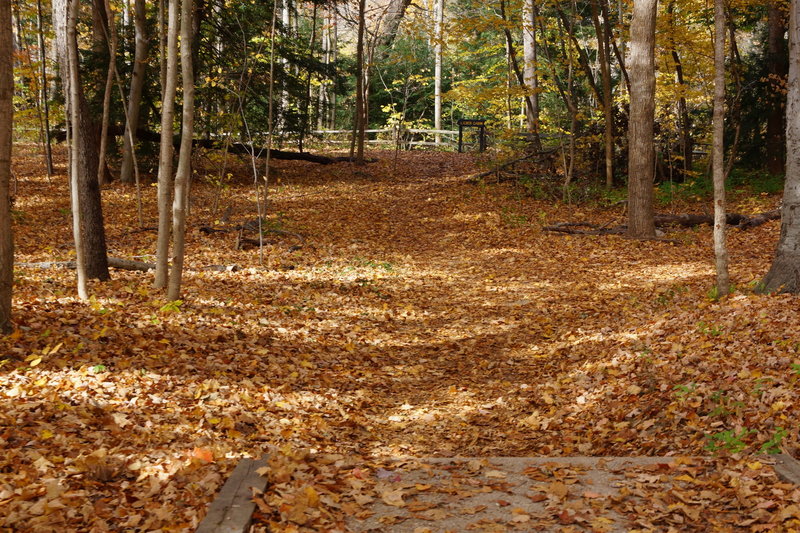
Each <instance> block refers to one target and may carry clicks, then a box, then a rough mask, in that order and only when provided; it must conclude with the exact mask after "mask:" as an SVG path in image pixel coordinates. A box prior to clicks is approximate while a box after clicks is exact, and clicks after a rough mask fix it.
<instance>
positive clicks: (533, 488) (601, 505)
mask: <svg viewBox="0 0 800 533" xmlns="http://www.w3.org/2000/svg"><path fill="white" fill-rule="evenodd" d="M705 461H711V460H710V459H708V458H705V459H704V458H697V457H681V458H679V457H539V458H524V457H523V458H516V457H514V458H510V457H501V458H484V459H477V458H456V459H449V458H447V459H442V458H431V459H419V460H417V461H415V462H413V464H411V465H410V466H408V467H404V466H403V465H402V464H399V465H398V467H397V468H392V469H388V468H387V470H385V471H383V472H378V477H379V478H383V481H381V483H382V484H383V486H381V487H378V489H377V491H376V492H378V494H380V495H382V498H381V499H380V500H379V499H376V500H375V501H374V502H373V503H372V504H371V506H370V509H369V512H368V513H364V514H362V515H361V516H360V517H352V518H350V519H349V520H348V522H347V526H348V530H349V531H353V532H365V533H366V532H369V533H377V532H391V533H461V532H471V531H476V532H485V533H496V532H497V533H499V532H506V531H511V532H513V531H553V532H556V531H558V532H561V531H602V532H604V533H612V532H627V531H631V530H640V529H642V528H643V529H642V530H647V529H648V524H647V523H646V522H644V521H640V520H639V518H640V517H638V516H637V514H638V513H637V512H636V511H635V510H636V509H637V508H639V509H641V508H642V507H639V506H648V504H649V502H648V500H647V499H646V498H641V497H639V496H638V495H637V493H638V492H639V491H637V487H638V488H641V487H642V486H647V487H649V489H652V490H655V491H664V492H669V491H673V490H674V489H675V488H676V487H677V486H678V485H677V483H678V481H676V478H677V479H680V478H681V477H683V478H686V477H687V476H686V474H685V473H684V470H683V468H687V471H691V468H692V466H687V465H693V464H694V463H696V464H709V465H711V464H713V463H711V462H709V463H704V462H705ZM761 461H762V462H763V463H764V465H765V466H764V468H767V469H769V468H774V469H775V470H776V473H777V471H778V468H779V467H778V466H777V465H778V464H779V463H780V464H781V465H782V466H781V467H780V468H781V469H782V471H783V472H787V473H786V474H783V473H782V474H780V475H781V477H784V479H786V480H788V481H790V482H792V483H794V484H798V485H800V483H799V482H798V481H800V468H796V467H797V466H798V465H797V461H795V460H794V459H792V458H791V457H776V456H772V457H764V458H762V460H761ZM773 463H774V464H773ZM754 464H755V463H754ZM793 468H796V469H794V470H793ZM712 470H713V468H712ZM700 475H702V474H700ZM773 476H774V474H773ZM791 476H796V477H791ZM775 479H777V478H775ZM681 482H683V481H681ZM692 482H694V481H692ZM401 495H402V497H401ZM619 502H624V504H623V505H620V504H619ZM621 509H622V510H623V512H620V510H621ZM690 512H691V511H690ZM695 518H697V517H695ZM699 519H700V520H702V515H701V516H700V517H699Z"/></svg>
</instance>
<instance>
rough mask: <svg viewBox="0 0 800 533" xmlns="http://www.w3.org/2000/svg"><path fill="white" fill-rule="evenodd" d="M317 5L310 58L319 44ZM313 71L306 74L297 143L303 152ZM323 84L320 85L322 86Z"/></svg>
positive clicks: (312, 26)
mask: <svg viewBox="0 0 800 533" xmlns="http://www.w3.org/2000/svg"><path fill="white" fill-rule="evenodd" d="M317 9H318V8H317V4H314V7H313V11H312V15H311V37H310V38H309V40H308V54H309V56H310V57H312V58H313V57H314V45H315V44H316V43H317ZM312 77H313V76H312V74H311V71H310V70H308V71H307V72H306V91H305V101H304V102H303V115H302V117H301V120H302V123H301V125H300V135H299V140H298V143H297V149H298V151H300V152H302V151H303V140H304V138H305V136H306V135H307V134H308V133H309V131H308V130H310V129H311V128H310V127H309V126H310V124H311V117H310V113H311V78H312ZM321 85H322V83H320V86H321Z"/></svg>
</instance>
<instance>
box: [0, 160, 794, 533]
mask: <svg viewBox="0 0 800 533" xmlns="http://www.w3.org/2000/svg"><path fill="white" fill-rule="evenodd" d="M372 155H374V156H376V157H378V158H379V161H378V162H376V163H372V164H369V165H366V166H363V167H356V166H353V165H351V164H348V163H340V164H335V165H328V166H321V165H314V164H310V163H303V162H286V161H275V167H276V168H277V172H278V174H277V179H278V180H279V182H278V183H276V184H275V186H274V187H272V188H271V189H270V193H269V210H268V214H269V220H268V224H267V227H268V228H269V229H270V230H277V231H271V232H270V233H268V234H267V235H266V236H265V240H266V241H267V244H266V248H265V253H264V265H263V267H261V266H259V252H258V250H257V249H253V248H249V249H244V250H239V249H236V243H237V237H238V231H235V230H234V231H231V232H227V233H225V232H211V233H208V232H203V231H200V226H201V225H212V226H214V227H215V228H218V229H225V228H233V227H234V226H236V225H240V224H244V223H246V222H247V221H250V220H252V219H253V218H255V216H256V209H255V203H254V193H253V188H252V185H251V184H248V182H249V180H248V179H247V178H246V171H244V170H241V171H239V170H237V172H241V173H242V174H243V175H242V176H241V178H242V179H241V180H238V181H237V180H233V181H232V182H230V183H226V184H225V187H224V188H223V189H222V191H221V199H220V201H219V203H218V208H217V209H216V210H215V211H214V210H213V207H214V205H215V195H216V194H217V192H218V189H217V188H216V187H215V186H214V185H213V184H211V183H209V182H208V181H207V180H204V178H203V175H204V173H206V170H203V169H202V165H203V164H204V163H205V164H206V165H207V166H208V167H209V168H208V169H207V173H208V174H209V175H212V176H216V175H217V170H216V169H215V168H211V167H212V165H211V164H210V163H208V162H207V161H206V160H204V161H203V162H200V166H201V170H200V171H199V173H198V176H199V177H200V179H198V180H197V182H196V184H195V185H194V188H193V192H192V194H193V204H192V205H193V207H192V213H191V218H190V231H189V235H188V236H187V240H188V243H187V264H186V267H187V272H186V274H185V278H184V283H185V293H184V294H185V298H184V302H183V303H182V304H180V305H178V304H168V303H167V302H164V301H163V300H162V298H163V295H162V294H161V293H160V292H158V291H155V290H153V289H151V288H150V284H151V278H152V273H142V272H132V271H115V272H114V273H113V280H112V281H111V282H109V283H105V284H99V283H94V284H93V285H92V286H91V293H92V294H93V295H94V296H93V298H92V300H91V301H90V302H88V303H83V302H79V301H77V299H76V297H75V283H74V272H72V271H69V270H64V269H46V270H45V269H35V268H18V269H17V271H16V285H15V321H16V326H17V330H16V332H15V333H14V334H13V335H11V336H9V337H6V338H3V339H1V340H0V350H1V351H2V354H3V356H4V359H3V366H2V368H0V372H2V374H1V376H2V377H1V378H0V379H2V381H3V386H2V389H0V399H2V408H0V439H1V440H0V442H2V447H3V449H4V453H3V454H2V457H0V472H1V473H0V504H2V507H3V508H4V510H3V513H2V514H3V518H0V525H2V526H5V527H10V528H12V529H15V530H20V531H27V530H29V531H52V530H54V528H55V529H57V530H62V531H68V530H84V531H87V530H92V531H103V530H105V529H124V530H128V531H133V530H142V531H145V530H156V529H161V530H163V531H169V530H179V529H184V528H191V527H193V526H194V525H196V523H197V521H198V520H199V518H202V514H203V513H204V512H205V511H204V509H205V505H206V504H207V503H208V502H209V500H210V499H211V498H212V497H213V495H214V493H215V492H216V490H217V489H218V487H219V486H220V484H221V483H222V481H224V478H225V476H226V475H227V473H228V472H229V471H230V470H231V469H232V468H233V466H234V464H235V463H236V461H237V460H238V459H239V458H240V457H243V456H259V455H260V454H261V453H262V452H265V451H269V452H271V453H272V455H273V456H276V457H278V459H276V463H275V464H276V472H277V475H278V478H277V479H274V480H273V481H274V482H275V483H276V484H277V485H280V483H283V487H284V488H283V489H281V490H283V492H274V493H272V494H271V495H270V501H271V503H273V504H276V503H277V504H278V505H280V504H281V501H283V502H284V503H285V505H287V506H288V507H287V508H285V509H283V511H285V512H283V514H281V513H279V512H277V511H276V512H275V514H274V515H272V516H271V519H273V520H276V521H277V523H279V524H283V526H281V527H285V528H286V529H285V530H287V531H289V530H291V528H295V529H296V528H301V527H304V528H306V530H308V531H320V530H325V529H326V528H329V527H333V526H332V524H334V523H336V522H337V520H339V519H341V516H342V515H344V514H347V513H355V512H357V511H356V507H357V504H356V503H353V504H352V505H354V506H356V507H353V506H349V507H348V506H346V505H343V504H341V503H336V504H334V503H335V502H334V500H336V499H335V498H333V499H332V497H330V494H332V493H334V492H336V490H337V489H336V487H337V486H339V487H341V486H343V485H341V484H340V485H337V484H336V483H335V482H333V481H331V479H333V478H328V477H326V475H325V474H324V472H326V471H327V470H326V468H330V465H333V464H337V461H339V463H338V464H343V463H341V461H342V458H344V462H345V463H347V464H348V465H350V466H348V467H347V468H349V469H350V470H348V472H349V474H348V475H355V476H356V477H358V472H362V474H361V475H364V474H363V472H366V471H369V469H370V466H369V465H370V464H376V463H373V461H376V460H378V459H380V458H386V457H426V456H439V457H447V456H455V455H460V456H475V457H482V456H526V455H527V456H543V455H547V456H567V455H594V456H599V455H666V454H688V455H708V454H709V453H711V452H713V451H718V452H720V453H728V452H742V451H744V452H762V451H778V450H779V449H783V450H784V451H788V452H789V453H792V454H795V455H796V451H797V446H798V436H797V430H796V428H797V427H798V425H800V424H798V422H799V420H798V418H799V417H798V413H799V412H800V411H798V410H799V409H800V407H798V402H797V392H798V375H800V366H799V364H800V360H798V353H797V352H798V348H799V345H800V338H798V337H797V332H798V331H800V315H798V313H797V297H795V296H787V295H779V296H762V295H757V294H754V292H753V291H752V287H753V285H752V284H751V283H752V282H754V281H757V280H758V279H760V277H761V276H762V275H763V273H764V272H766V270H767V267H768V265H769V261H770V259H771V255H772V252H773V249H774V243H775V242H776V238H777V232H778V227H779V223H778V222H777V221H773V222H769V223H767V224H765V225H763V226H760V227H757V228H754V229H752V230H749V231H732V232H731V234H730V253H731V265H732V280H733V281H734V283H735V284H736V286H737V290H736V292H735V293H734V294H732V295H731V296H730V297H729V298H727V299H724V300H722V301H719V302H717V301H713V300H711V299H710V298H709V296H708V289H709V288H710V287H711V285H712V283H713V270H712V268H713V265H712V247H711V231H710V228H708V227H700V228H696V229H681V230H677V231H674V232H671V233H670V235H669V237H670V238H671V239H674V240H676V241H678V242H679V243H680V244H678V245H675V244H668V243H664V242H640V241H630V240H626V239H623V238H620V237H613V236H612V237H591V236H562V235H555V234H548V233H545V232H543V231H542V230H541V228H542V226H543V225H546V224H551V223H554V222H560V221H568V220H580V221H589V222H596V223H600V224H603V223H607V222H609V221H611V220H614V219H615V218H617V217H618V216H619V214H620V212H619V207H617V208H615V209H612V210H603V209H600V208H598V207H593V206H591V205H588V204H587V205H578V206H576V205H564V204H562V203H560V202H558V201H555V200H553V199H547V198H546V199H534V198H531V197H529V196H525V195H524V194H523V193H524V192H525V190H524V188H522V187H520V186H514V185H512V184H499V185H498V184H492V183H483V184H480V183H479V184H473V183H469V182H468V181H467V180H466V176H468V175H469V174H471V173H473V172H475V171H476V166H475V162H474V160H473V156H472V155H469V154H453V153H419V152H415V153H401V154H400V155H399V161H397V163H396V164H395V160H394V154H393V153H391V152H382V153H375V154H372ZM59 162H60V167H59V170H60V172H61V173H60V174H59V175H58V176H56V177H55V178H54V180H53V182H52V183H48V182H47V179H46V178H45V176H44V175H43V172H42V169H41V168H39V165H38V162H37V161H36V159H35V158H33V156H26V157H23V158H22V159H18V162H17V164H16V168H15V175H16V176H17V180H16V203H15V210H16V232H17V234H16V242H17V262H41V261H65V260H68V259H70V258H71V255H70V254H71V251H72V250H71V229H70V214H69V203H68V196H67V190H66V187H67V185H66V180H65V176H64V160H63V158H62V159H61V160H60V161H59ZM243 168H244V167H243ZM490 181H491V180H490ZM103 195H104V202H105V219H106V228H107V233H108V242H109V248H110V255H113V256H115V257H124V258H132V257H139V258H140V259H141V256H143V255H146V254H151V253H153V250H154V247H155V235H154V233H153V232H149V231H135V230H136V229H137V222H136V209H135V202H134V200H135V194H134V192H133V190H132V189H127V188H124V187H122V186H120V185H118V184H115V185H112V186H111V187H109V188H107V189H106V190H104V192H103ZM737 202H738V203H737ZM775 203H776V198H774V197H761V198H756V199H753V198H751V197H748V196H744V195H743V196H740V197H738V198H734V201H733V202H732V205H731V210H732V211H737V212H744V213H755V212H760V211H764V210H767V209H770V208H772V207H774V204H775ZM229 207H230V209H228V208H229ZM155 209H156V207H155V188H154V187H145V191H144V212H145V224H146V225H148V226H149V225H154V221H155V217H156V214H155V213H156V212H155ZM703 210H704V207H703V206H702V205H701V204H695V205H687V204H683V205H681V206H680V208H679V211H681V212H689V211H692V212H702V211H703ZM294 233H297V234H301V235H302V236H303V238H304V239H305V241H304V242H301V241H300V240H299V239H298V238H297V237H296V236H293V235H292V234H294ZM244 236H245V237H246V236H247V235H244ZM250 237H251V238H252V237H253V234H250ZM298 245H299V246H301V247H300V248H299V249H298V248H297V246H298ZM146 259H147V258H145V260H146ZM234 264H235V265H238V266H239V267H241V269H240V270H238V271H235V272H229V271H224V272H215V271H207V270H203V267H205V266H208V265H234ZM750 461H752V459H750ZM733 464H734V465H737V464H738V465H740V466H741V468H743V469H747V468H751V469H755V468H756V467H755V466H753V463H752V462H750V463H745V462H742V463H735V462H734V463H733ZM748 464H749V465H750V466H747V465H748ZM281 465H283V466H281ZM314 465H317V466H314ZM326 465H327V466H326ZM354 465H360V466H354ZM731 468H735V466H732V467H731ZM337 475H338V474H337ZM337 479H338V478H337ZM315 483H318V484H319V485H315ZM326 483H327V485H326ZM306 487H311V488H310V489H308V488H306ZM314 487H316V488H314ZM773 489H774V487H773V488H772V489H770V488H769V487H765V486H763V485H758V484H757V483H755V484H754V485H752V486H749V488H748V489H747V490H746V491H744V492H742V494H741V497H742V498H753V499H754V500H753V501H754V502H755V503H754V504H753V505H754V508H756V507H757V506H758V505H761V507H760V512H761V515H759V516H755V518H754V520H755V521H754V522H753V523H754V524H756V525H758V524H762V525H765V524H768V523H771V524H775V523H777V522H775V521H776V520H778V518H776V517H777V514H776V513H779V512H785V511H782V509H784V510H785V508H786V506H785V505H783V503H782V502H783V501H784V500H788V499H791V498H792V497H795V496H796V493H795V496H793V495H792V492H791V490H790V488H786V487H784V489H783V492H780V491H779V493H776V492H775V490H773ZM795 490H796V489H795ZM320 495H321V496H320ZM326 495H328V496H326ZM303 498H305V499H304V500H303ZM320 498H321V500H320ZM337 498H338V496H337ZM758 498H760V499H758ZM755 499H758V500H755ZM320 501H321V502H322V503H320ZM336 501H339V500H336ZM298 502H300V503H302V504H303V505H304V506H305V507H304V509H305V511H303V512H306V514H302V512H299V514H298V513H296V514H295V515H294V518H292V516H291V513H290V512H289V511H287V509H289V510H291V509H292V508H293V506H294V508H297V507H299V506H300V503H298ZM332 502H334V503H332ZM683 505H692V502H687V503H684V504H683ZM326 506H327V507H326ZM323 508H324V509H325V510H321V509H323ZM273 509H274V508H273ZM309 509H311V510H310V511H309ZM312 511H313V512H312ZM267 513H269V510H268V509H267ZM687 516H688V515H687ZM337 517H338V518H337ZM791 517H792V514H791V513H789V514H787V515H786V517H785V518H786V519H787V520H789V519H791ZM688 519H689V518H687V520H688ZM292 520H293V521H292ZM770 520H771V521H772V522H770ZM279 530H280V529H279Z"/></svg>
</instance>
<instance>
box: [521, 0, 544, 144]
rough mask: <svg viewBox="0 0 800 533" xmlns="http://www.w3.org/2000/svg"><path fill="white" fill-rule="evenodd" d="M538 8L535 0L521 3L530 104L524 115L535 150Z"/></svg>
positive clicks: (538, 139) (537, 121)
mask: <svg viewBox="0 0 800 533" xmlns="http://www.w3.org/2000/svg"><path fill="white" fill-rule="evenodd" d="M538 15H539V8H538V6H537V5H536V0H524V3H523V5H522V48H523V57H524V60H525V64H524V65H523V71H524V78H525V85H526V86H527V89H528V90H529V91H530V93H531V94H530V100H531V106H530V109H528V107H527V106H525V117H526V121H527V126H528V132H529V133H531V134H533V139H532V141H533V145H534V148H535V149H536V150H540V149H541V147H542V143H541V140H540V138H539V122H540V117H539V115H540V109H539V74H538V72H537V68H538V65H537V53H538V49H537V45H536V17H537V16H538Z"/></svg>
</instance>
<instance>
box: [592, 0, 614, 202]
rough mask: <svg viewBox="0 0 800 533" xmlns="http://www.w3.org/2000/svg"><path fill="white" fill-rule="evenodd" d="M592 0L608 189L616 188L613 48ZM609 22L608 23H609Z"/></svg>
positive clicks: (606, 27) (605, 27)
mask: <svg viewBox="0 0 800 533" xmlns="http://www.w3.org/2000/svg"><path fill="white" fill-rule="evenodd" d="M598 4H599V1H598V0H592V21H593V22H594V29H595V33H596V34H597V60H598V62H599V63H600V77H601V78H602V83H603V126H604V129H603V140H604V142H605V160H606V161H605V162H606V187H608V188H611V187H613V186H614V107H613V103H612V100H613V99H612V94H611V53H610V52H611V46H610V42H611V41H610V37H609V35H608V32H607V30H608V25H607V24H606V25H601V24H600V6H599V5H598ZM607 22H608V21H606V23H607Z"/></svg>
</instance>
